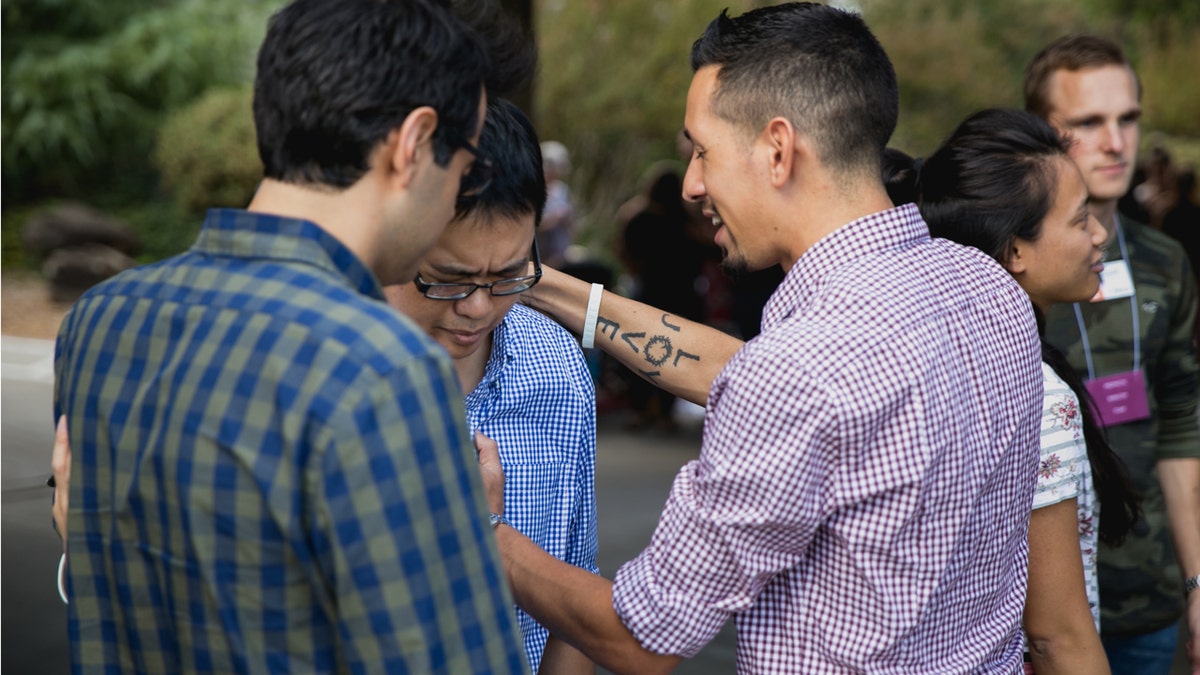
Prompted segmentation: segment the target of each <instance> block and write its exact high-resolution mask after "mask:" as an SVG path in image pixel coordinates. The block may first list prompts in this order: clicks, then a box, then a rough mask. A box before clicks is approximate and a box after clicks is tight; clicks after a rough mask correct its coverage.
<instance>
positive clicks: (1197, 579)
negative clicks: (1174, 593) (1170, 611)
mask: <svg viewBox="0 0 1200 675" xmlns="http://www.w3.org/2000/svg"><path fill="white" fill-rule="evenodd" d="M1197 588H1200V574H1197V575H1196V576H1194V577H1188V578H1187V579H1184V580H1183V594H1184V595H1187V594H1188V593H1191V592H1192V591H1194V590H1196V589H1197Z"/></svg>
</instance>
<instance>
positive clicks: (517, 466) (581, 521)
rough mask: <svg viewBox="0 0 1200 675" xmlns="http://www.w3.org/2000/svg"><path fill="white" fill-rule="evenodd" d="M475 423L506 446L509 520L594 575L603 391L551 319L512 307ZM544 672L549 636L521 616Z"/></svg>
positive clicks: (473, 412)
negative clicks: (600, 398) (598, 438)
mask: <svg viewBox="0 0 1200 675" xmlns="http://www.w3.org/2000/svg"><path fill="white" fill-rule="evenodd" d="M467 419H468V420H469V423H470V426H471V428H472V429H479V430H480V431H483V433H485V434H487V435H488V436H489V437H491V438H492V439H494V440H495V441H496V443H497V444H498V445H499V446H500V463H501V464H502V465H503V466H504V473H505V477H506V479H507V481H506V483H505V485H504V512H505V516H507V517H508V519H509V521H510V522H511V523H512V526H513V527H514V528H516V529H517V530H518V531H520V532H521V533H522V534H524V535H525V536H527V537H529V538H530V539H532V540H533V542H534V543H535V544H537V545H538V546H540V547H542V549H544V550H545V551H547V552H548V553H549V554H550V555H552V556H554V557H556V558H558V559H560V560H563V561H566V562H568V563H570V564H572V565H575V566H577V567H582V568H583V569H586V570H588V571H590V572H593V573H599V571H600V570H599V568H598V567H597V566H596V550H597V538H596V489H595V482H596V481H595V479H596V390H595V387H594V385H593V384H592V378H591V375H590V374H589V373H588V370H587V365H586V364H585V363H584V360H583V354H582V353H581V352H580V351H579V344H578V343H577V342H576V341H575V338H573V337H571V334H570V333H568V332H567V331H566V330H564V329H563V328H562V327H561V326H559V325H558V324H556V323H554V322H553V321H551V320H550V319H548V318H546V317H545V316H543V315H541V314H538V313H537V312H535V311H533V310H532V309H529V308H528V307H525V306H524V305H514V306H513V308H512V309H511V310H510V311H509V312H508V315H507V316H506V317H505V318H504V321H503V322H502V323H501V324H500V325H499V326H497V327H496V330H495V332H494V333H493V334H492V353H491V356H490V357H489V358H488V363H487V368H486V370H485V372H484V376H483V379H482V380H481V381H480V382H479V384H478V385H477V386H476V387H475V390H474V391H472V392H471V393H470V395H468V396H467ZM517 617H518V618H519V619H520V624H521V632H522V634H523V635H524V637H525V655H526V656H527V657H528V658H529V663H530V665H531V666H532V667H533V670H534V671H535V672H536V671H537V668H538V664H539V663H540V662H541V659H542V650H543V649H545V647H546V638H547V637H548V636H549V631H547V630H546V629H545V628H543V627H542V626H541V625H539V624H538V623H537V622H536V621H534V620H533V618H532V617H530V616H529V615H528V614H526V613H525V612H524V611H522V610H520V609H518V610H517Z"/></svg>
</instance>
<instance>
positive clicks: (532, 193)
mask: <svg viewBox="0 0 1200 675" xmlns="http://www.w3.org/2000/svg"><path fill="white" fill-rule="evenodd" d="M479 153H480V154H481V155H482V156H483V157H485V158H487V159H488V161H490V162H491V163H492V165H493V167H494V168H495V176H494V177H493V178H492V182H491V183H489V184H488V186H487V188H486V189H484V190H483V191H482V192H480V193H478V194H476V195H472V196H470V197H459V198H458V203H457V204H456V205H455V217H456V218H459V219H461V218H465V217H467V216H470V215H475V214H484V215H486V216H489V217H496V216H500V217H505V218H519V217H521V216H526V215H529V214H533V222H534V227H537V226H538V225H539V224H541V222H542V210H543V209H544V208H545V206H546V176H545V174H544V173H542V150H541V147H540V146H539V145H538V138H537V132H535V131H534V129H533V123H532V122H530V121H529V118H528V117H526V116H525V113H524V112H521V109H520V108H518V107H517V106H516V105H515V104H513V103H512V102H510V101H508V100H506V99H502V98H493V99H490V100H488V106H487V116H486V117H484V121H483V132H482V133H480V135H479Z"/></svg>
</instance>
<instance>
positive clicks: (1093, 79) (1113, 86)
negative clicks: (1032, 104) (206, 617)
mask: <svg viewBox="0 0 1200 675" xmlns="http://www.w3.org/2000/svg"><path fill="white" fill-rule="evenodd" d="M1047 89H1048V91H1047V93H1048V94H1049V95H1048V97H1047V98H1048V99H1049V101H1050V107H1051V114H1054V115H1058V116H1060V117H1071V118H1076V117H1082V116H1090V115H1106V114H1116V115H1121V114H1124V113H1126V112H1129V111H1131V110H1137V109H1138V93H1137V81H1136V80H1135V79H1134V76H1133V71H1132V70H1130V69H1129V67H1128V66H1119V65H1108V66H1101V67H1099V68H1084V69H1081V70H1056V71H1054V74H1053V75H1051V77H1050V81H1049V83H1048V88H1047Z"/></svg>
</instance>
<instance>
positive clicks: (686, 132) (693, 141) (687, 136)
mask: <svg viewBox="0 0 1200 675" xmlns="http://www.w3.org/2000/svg"><path fill="white" fill-rule="evenodd" d="M680 131H682V132H683V137H684V138H686V139H688V140H689V141H691V142H692V143H695V142H696V140H695V139H693V138H692V132H690V131H688V130H687V127H684V128H683V129H680Z"/></svg>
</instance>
